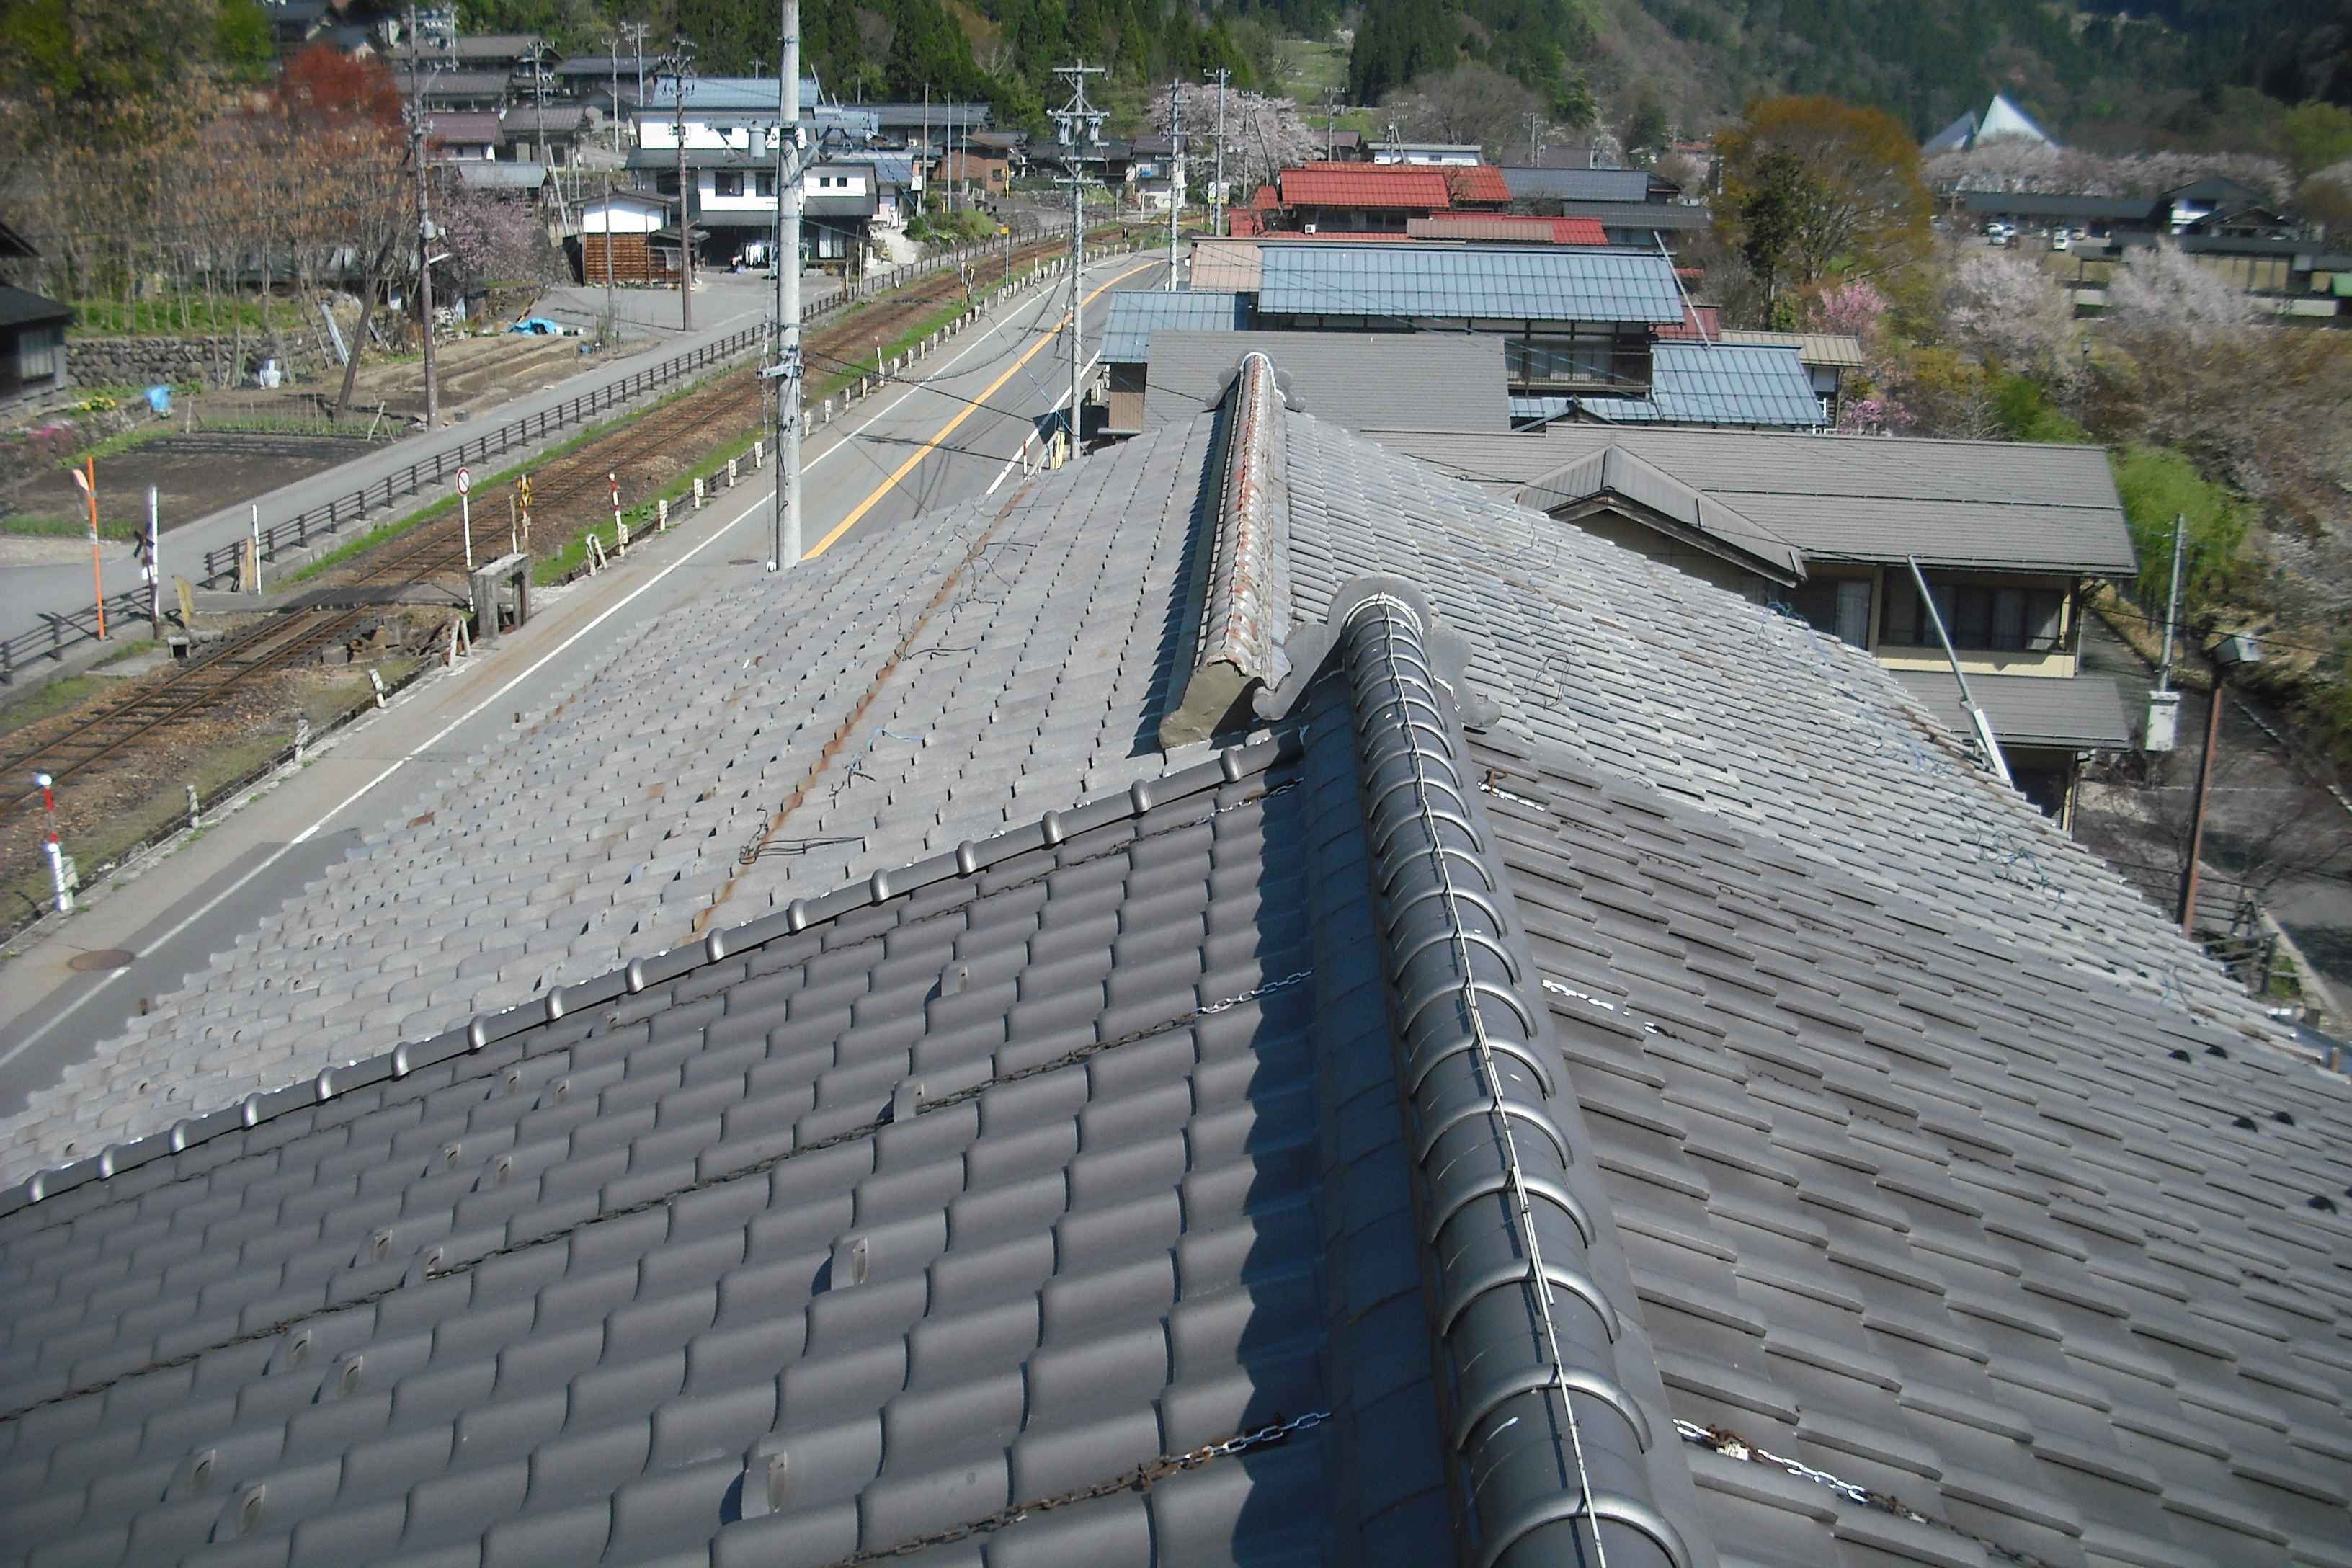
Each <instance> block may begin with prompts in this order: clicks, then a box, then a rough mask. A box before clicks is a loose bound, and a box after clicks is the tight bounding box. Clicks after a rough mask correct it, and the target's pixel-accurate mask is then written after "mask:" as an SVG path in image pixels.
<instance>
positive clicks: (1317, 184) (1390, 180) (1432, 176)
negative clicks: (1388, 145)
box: [1282, 163, 1453, 212]
mask: <svg viewBox="0 0 2352 1568" xmlns="http://www.w3.org/2000/svg"><path fill="white" fill-rule="evenodd" d="M1282 205H1284V206H1286V207H1417V208H1419V209H1421V210H1423V211H1424V212H1428V211H1433V210H1435V209H1436V208H1439V207H1444V206H1450V205H1453V196H1452V194H1451V192H1450V191H1449V190H1448V189H1447V186H1446V182H1445V175H1444V174H1443V173H1441V172H1440V171H1438V170H1436V169H1410V168H1404V167H1402V166H1397V167H1375V166H1373V165H1372V164H1370V163H1310V164H1308V165H1307V167H1305V168H1303V169H1285V170H1283V171H1282Z"/></svg>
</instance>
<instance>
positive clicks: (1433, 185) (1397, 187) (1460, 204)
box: [1262, 163, 1510, 234]
mask: <svg viewBox="0 0 2352 1568" xmlns="http://www.w3.org/2000/svg"><path fill="white" fill-rule="evenodd" d="M1278 193H1279V194H1278V206H1277V208H1276V209H1275V210H1273V211H1270V212H1267V213H1266V214H1265V218H1264V219H1263V220H1262V221H1263V222H1264V223H1265V224H1266V226H1279V227H1282V228H1286V229H1290V230H1292V231H1295V232H1300V233H1305V234H1318V233H1364V232H1370V233H1390V234H1402V233H1404V232H1405V226H1406V224H1407V223H1408V222H1409V221H1411V220H1412V219H1414V218H1426V217H1428V216H1430V215H1431V214H1433V213H1439V212H1446V211H1450V210H1457V209H1465V208H1466V209H1480V208H1483V209H1486V210H1489V211H1496V212H1499V211H1500V210H1501V209H1502V208H1503V207H1504V205H1507V203H1508V202H1509V200H1510V191H1509V189H1508V188H1507V186H1505V185H1504V184H1503V182H1502V180H1501V178H1500V177H1499V176H1498V175H1497V174H1496V171H1495V170H1494V169H1492V168H1490V167H1486V166H1485V165H1474V166H1470V167H1466V168H1451V167H1449V168H1437V167H1433V166H1419V165H1413V166H1408V165H1404V164H1364V165H1360V166H1359V165H1353V164H1350V165H1347V166H1344V167H1343V166H1340V165H1337V164H1331V163H1309V164H1307V165H1305V166H1304V167H1302V168H1296V169H1285V170H1283V171H1282V174H1281V182H1280V184H1279V187H1278Z"/></svg>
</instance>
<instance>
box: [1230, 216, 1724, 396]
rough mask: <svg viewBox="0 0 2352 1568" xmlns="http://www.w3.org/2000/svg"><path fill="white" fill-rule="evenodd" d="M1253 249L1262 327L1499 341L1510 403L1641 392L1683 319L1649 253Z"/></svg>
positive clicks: (1666, 275) (1669, 275)
mask: <svg viewBox="0 0 2352 1568" xmlns="http://www.w3.org/2000/svg"><path fill="white" fill-rule="evenodd" d="M1400 173H1401V174H1403V175H1406V176H1409V177H1414V178H1422V177H1429V176H1433V175H1436V174H1438V171H1435V170H1429V171H1420V170H1413V171H1401V172H1400ZM1286 178H1287V175H1286ZM1260 252H1261V254H1260V259H1259V270H1260V277H1259V283H1258V297H1257V320H1258V323H1259V324H1260V325H1261V326H1263V327H1265V328H1267V329H1270V330H1274V331H1475V332H1481V333H1486V334H1490V335H1494V336H1497V337H1501V338H1503V339H1505V340H1506V343H1507V348H1506V353H1505V365H1506V374H1507V378H1508V384H1509V389H1510V391H1511V392H1512V393H1514V394H1517V395H1528V396H1538V395H1559V396H1573V395H1619V396H1628V397H1631V396H1638V395H1642V393H1643V391H1644V390H1645V389H1646V388H1648V386H1649V385H1650V381H1651V374H1650V367H1651V336H1652V331H1653V329H1654V327H1656V326H1658V325H1661V324H1664V323H1669V322H1678V321H1682V320H1683V315H1684V306H1683V298H1682V291H1681V288H1680V286H1679V285H1678V284H1677V282H1676V281H1675V276H1674V268H1673V265H1672V263H1671V262H1670V261H1669V260H1668V259H1667V258H1665V257H1664V256H1661V255H1658V254H1656V253H1654V252H1647V253H1645V252H1637V251H1614V250H1612V251H1593V250H1582V249H1572V248H1568V247H1556V246H1544V247H1505V246H1490V247H1477V246H1466V245H1465V246H1454V245H1440V244H1422V243H1418V242H1416V243H1413V244H1408V245H1363V244H1350V243H1329V244H1315V243H1302V242H1299V241H1296V240H1292V241H1286V242H1283V243H1274V242H1270V241H1269V242H1263V243H1261V245H1260Z"/></svg>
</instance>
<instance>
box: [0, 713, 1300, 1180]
mask: <svg viewBox="0 0 2352 1568" xmlns="http://www.w3.org/2000/svg"><path fill="white" fill-rule="evenodd" d="M1296 750H1297V739H1296V738H1295V737H1277V738H1274V739H1269V740H1265V741H1260V742H1255V743H1253V744H1249V745H1243V746H1227V747H1225V748H1223V750H1222V751H1220V752H1218V753H1217V754H1216V755H1215V756H1214V757H1213V758H1211V759H1209V760H1208V761H1206V762H1202V763H1196V764H1194V765H1193V766H1192V767H1189V768H1184V769H1181V770H1179V771H1178V772H1176V773H1166V774H1162V775H1160V777H1158V778H1154V779H1138V780H1136V781H1135V782H1134V783H1133V784H1129V786H1128V787H1127V788H1126V789H1124V790H1121V791H1119V792H1118V794H1116V795H1100V796H1097V797H1096V798H1095V799H1092V800H1088V801H1082V802H1080V803H1079V804H1078V805H1074V806H1071V807H1070V808H1069V809H1068V810H1066V811H1048V812H1046V813H1045V815H1044V816H1041V817H1039V818H1038V819H1037V820H1035V821H1034V822H1028V823H1024V824H1022V825H1021V826H1018V827H1012V828H1007V829H1006V830H1005V831H1004V832H1003V833H998V834H992V835H991V836H990V837H986V838H982V839H970V838H967V839H965V840H964V841H963V842H962V843H961V844H958V845H957V846H956V847H955V848H953V849H952V850H950V851H947V852H945V853H943V854H939V855H932V856H929V857H927V858H923V859H920V860H917V861H914V862H912V863H910V864H908V865H904V866H899V867H895V868H884V869H881V870H877V871H875V872H874V873H873V874H872V875H871V876H868V877H865V878H862V879H858V880H856V881H854V882H851V883H849V884H847V885H846V886H845V887H841V888H836V889H834V890H833V891H832V892H830V893H825V894H822V895H820V896H818V897H817V898H814V899H794V900H792V901H791V902H790V903H789V904H787V905H786V906H785V907H784V908H783V909H782V910H777V911H776V912H774V913H772V914H768V915H763V916H761V918H760V919H758V920H755V921H748V922H746V923H745V924H743V925H740V926H730V927H729V928H727V929H725V930H722V931H712V932H710V933H709V935H708V936H706V937H703V938H701V939H700V940H698V941H696V942H688V943H687V944H686V945H685V946H683V947H677V948H672V949H671V950H670V951H669V952H663V953H656V954H655V955H653V956H651V957H648V958H636V959H632V960H630V961H629V963H627V964H626V965H625V966H624V967H622V968H620V969H616V970H613V971H611V972H610V973H604V974H601V975H597V976H594V977H593V978H591V979H587V980H583V981H580V982H578V983H577V984H571V985H555V986H551V987H550V988H549V989H548V991H547V992H546V993H545V994H543V995H541V996H539V997H536V998H534V999H532V1000H530V1001H528V1002H519V1003H517V1004H515V1005H513V1006H511V1007H509V1008H506V1009H504V1010H503V1011H501V1012H497V1013H478V1014H476V1015H475V1016H473V1017H472V1018H470V1019H468V1020H467V1022H465V1023H463V1024H460V1025H457V1026H453V1027H451V1028H448V1029H445V1030H443V1031H442V1032H441V1033H440V1034H438V1035H435V1036H433V1037H430V1038H428V1039H425V1040H421V1041H403V1042H402V1043H401V1044H399V1045H397V1046H395V1047H393V1048H392V1049H391V1050H389V1051H385V1052H383V1053H380V1054H379V1055H376V1056H373V1057H367V1058H362V1059H360V1060H357V1061H351V1062H345V1063H343V1064H342V1065H341V1066H340V1067H331V1068H326V1069H324V1070H323V1071H321V1072H320V1073H318V1074H317V1075H316V1076H315V1077H312V1078H310V1079H302V1080H300V1081H298V1082H295V1083H292V1084H289V1085H287V1086H286V1087H284V1088H282V1089H268V1090H257V1091H256V1092H254V1093H252V1094H248V1095H247V1096H245V1098H244V1099H242V1100H237V1101H236V1102H235V1103H233V1104H230V1105H227V1106H224V1107H222V1108H221V1109H220V1110H215V1111H213V1112H211V1113H210V1114H208V1115H205V1116H199V1117H187V1118H183V1119H182V1120H181V1121H177V1122H175V1123H173V1125H172V1126H171V1127H170V1128H168V1129H166V1130H165V1131H161V1132H152V1133H150V1134H148V1135H147V1136H146V1137H144V1138H140V1139H136V1140H134V1141H132V1142H129V1143H116V1144H111V1145H110V1146H109V1147H107V1148H106V1149H105V1150H103V1151H101V1152H99V1153H97V1154H93V1155H90V1156H89V1157H87V1158H85V1159H81V1160H77V1161H74V1162H72V1163H69V1164H65V1165H58V1166H52V1167H50V1168H49V1169H47V1170H43V1171H38V1172H36V1173H34V1174H33V1175H32V1176H30V1177H29V1178H27V1179H26V1180H25V1181H23V1182H20V1183H18V1184H16V1185H15V1186H13V1187H9V1188H6V1189H5V1190H0V1218H5V1217H7V1216H8V1215H13V1214H15V1213H16V1212H17V1211H19V1210H21V1209H24V1208H26V1207H28V1206H30V1205H35V1204H38V1203H40V1202H42V1201H44V1200H45V1199H48V1198H54V1197H58V1196H62V1195H63V1194H66V1193H68V1192H71V1191H73V1190H75V1189H76V1188H79V1187H80V1186H83V1185H84V1184H88V1183H89V1182H91V1181H97V1180H103V1179H105V1178H106V1177H109V1176H116V1175H121V1174H123V1173H127V1172H130V1171H134V1170H137V1169H139V1168H140V1167H141V1166H142V1165H146V1164H149V1163H152V1162H153V1161H155V1160H158V1159H161V1158H163V1156H165V1155H167V1154H176V1153H179V1152H183V1151H184V1150H188V1149H192V1148H194V1147H196V1146H197V1145H198V1144H201V1143H205V1142H210V1141H211V1140H213V1139H215V1138H217V1137H219V1136H221V1135H222V1134H224V1133H227V1132H233V1131H241V1130H243V1129H246V1128H249V1127H257V1126H260V1125H261V1124H262V1123H263V1122H266V1121H273V1120H275V1119H276V1118H278V1117H280V1116H284V1115H287V1114H289V1113H290V1112H293V1111H296V1110H308V1109H310V1107H313V1106H317V1105H321V1104H324V1103H326V1102H327V1101H329V1100H334V1099H336V1098H337V1097H339V1096H341V1095H344V1094H349V1093H352V1092H354V1091H356V1090H358V1089H366V1088H370V1087H372V1086H373V1085H375V1084H379V1083H383V1082H385V1081H386V1080H389V1079H404V1078H406V1077H408V1076H409V1075H410V1074H411V1073H415V1072H418V1071H421V1070H423V1069H425V1068H431V1067H436V1066H438V1065H440V1064H441V1063H443V1062H446V1061H450V1060H452V1059H454V1058H457V1057H461V1056H465V1055H467V1054H470V1053H473V1052H477V1051H480V1050H483V1049H485V1048H487V1047H490V1046H494V1045H497V1044H498V1043H499V1042H500V1041H502V1040H508V1039H511V1038H513V1037H516V1036H518V1035H520V1034H522V1033H524V1032H525V1031H527V1030H530V1029H533V1028H537V1027H539V1026H542V1025H546V1024H552V1023H555V1022H557V1021H558V1020H560V1019H562V1018H565V1017H568V1016H572V1015H573V1014H576V1013H578V1012H580V1011H582V1010H583V1009H585V1008H589V1007H595V1006H601V1005H604V1004H606V1003H608V1002H615V1001H618V1000H620V999H621V998H622V997H624V996H634V995H636V994H639V993H641V992H644V991H646V990H649V989H651V988H653V987H655V986H657V985H666V984H670V983H671V982H673V981H675V980H677V979H678V978H679V977H681V976H683V975H686V974H688V973H692V972H694V971H695V970H697V969H699V968H701V967H703V966H704V965H706V964H714V963H723V962H725V961H726V960H727V959H729V958H730V957H736V956H740V954H742V953H745V952H750V951H751V949H753V948H756V947H760V946H761V945H763V944H765V943H767V942H773V941H776V940H778V939H779V938H782V937H787V936H797V935H799V934H800V933H801V932H803V931H807V930H809V929H810V928H811V927H813V926H818V925H824V924H827V923H829V922H831V921H837V920H839V919H841V918H843V917H844V916H845V915H849V914H852V913H855V912H856V911H857V910H864V909H870V908H874V907H876V906H878V905H880V904H884V903H887V902H888V901H889V900H892V899H895V898H898V897H901V896H902V895H905V894H908V893H913V892H917V891H919V890H921V889H925V888H929V887H931V886H933V885H935V884H937V883H940V882H943V881H947V880H949V879H953V878H957V877H968V876H971V875H974V874H976V873H978V872H980V871H982V870H985V869H987V868H989V867H991V866H993V865H995V864H997V863H998V862H1000V861H1003V860H1008V859H1011V858H1013V857H1015V856H1018V855H1024V854H1027V853H1028V852H1029V851H1031V850H1033V849H1037V848H1040V847H1043V848H1049V849H1050V848H1052V847H1055V846H1057V845H1059V844H1061V843H1062V842H1063V841H1064V840H1065V839H1066V838H1069V837H1075V836H1076V835H1078V834H1081V833H1087V832H1091V831H1093V830H1094V829H1096V828H1098V827H1103V826H1108V824H1110V823H1113V822H1117V821H1120V820H1122V819H1125V818H1129V817H1139V816H1143V815H1145V814H1146V813H1147V812H1150V811H1151V810H1153V809H1154V808H1156V807H1160V806H1164V805H1168V804H1170V803H1171V802H1172V801H1178V800H1182V799H1184V798H1186V797H1187V796H1190V795H1198V794H1201V793H1202V792H1204V791H1210V790H1214V789H1217V788H1219V787H1221V786H1223V785H1224V784H1232V783H1234V782H1237V781H1238V780H1240V779H1242V778H1244V777H1245V776H1247V775H1248V774H1250V773H1254V772H1257V771H1260V770H1262V769H1264V768H1266V767H1269V766H1272V765H1273V764H1274V763H1277V762H1279V761H1281V760H1282V759H1283V758H1284V757H1285V756H1286V755H1289V754H1292V753H1293V752H1296Z"/></svg>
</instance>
